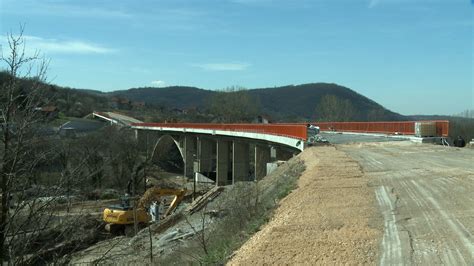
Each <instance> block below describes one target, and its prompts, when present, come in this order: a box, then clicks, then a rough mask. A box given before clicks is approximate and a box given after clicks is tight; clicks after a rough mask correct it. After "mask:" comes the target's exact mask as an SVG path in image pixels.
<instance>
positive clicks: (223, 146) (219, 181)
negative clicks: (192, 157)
mask: <svg viewBox="0 0 474 266" xmlns="http://www.w3.org/2000/svg"><path fill="white" fill-rule="evenodd" d="M229 152H230V142H229V141H225V140H221V139H219V140H217V166H216V185H218V186H225V185H227V178H228V173H229V163H230V160H229V157H230V156H229Z"/></svg>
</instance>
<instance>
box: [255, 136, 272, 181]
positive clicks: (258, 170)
mask: <svg viewBox="0 0 474 266" xmlns="http://www.w3.org/2000/svg"><path fill="white" fill-rule="evenodd" d="M270 161H271V150H270V147H268V146H263V145H258V144H257V145H255V162H254V163H255V180H260V179H262V178H263V177H265V176H266V175H267V163H269V162H270Z"/></svg>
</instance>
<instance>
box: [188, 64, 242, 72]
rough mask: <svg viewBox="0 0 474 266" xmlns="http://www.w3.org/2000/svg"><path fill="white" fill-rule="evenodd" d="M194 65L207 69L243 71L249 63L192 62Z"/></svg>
mask: <svg viewBox="0 0 474 266" xmlns="http://www.w3.org/2000/svg"><path fill="white" fill-rule="evenodd" d="M192 66H194V67H198V68H201V69H203V70H207V71H242V70H245V69H247V68H248V67H249V66H250V64H248V63H207V64H192Z"/></svg>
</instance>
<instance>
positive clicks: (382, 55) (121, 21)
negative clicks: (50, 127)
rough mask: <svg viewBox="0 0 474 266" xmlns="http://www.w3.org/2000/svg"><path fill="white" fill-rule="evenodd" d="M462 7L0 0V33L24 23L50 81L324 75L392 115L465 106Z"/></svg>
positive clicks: (328, 0)
mask: <svg viewBox="0 0 474 266" xmlns="http://www.w3.org/2000/svg"><path fill="white" fill-rule="evenodd" d="M473 12H474V6H473V4H472V3H471V0H166V1H163V0H154V1H152V0H145V1H138V0H135V1H133V0H75V1H72V0H70V1H68V0H0V43H4V35H5V34H6V33H7V32H9V31H14V32H15V31H17V29H18V25H19V24H20V23H24V24H25V27H26V29H25V35H26V41H27V48H28V49H39V50H41V51H42V52H43V54H45V56H47V57H48V58H50V59H51V63H50V69H49V72H48V76H49V78H50V80H51V82H52V83H55V84H58V85H62V86H69V87H75V88H87V89H96V90H102V91H111V90H119V89H128V88H131V87H144V86H156V87H161V86H169V85H188V86H196V87H200V88H205V89H221V88H225V87H229V86H233V85H237V86H243V87H246V88H250V89H251V88H259V87H273V86H282V85H288V84H302V83H310V82H330V83H337V84H340V85H343V86H346V87H349V88H351V89H354V90H355V91H357V92H359V93H361V94H363V95H365V96H367V97H369V98H371V99H373V100H375V101H377V102H379V103H380V104H382V105H384V106H385V107H387V108H389V109H391V110H393V111H395V112H400V113H402V114H453V113H459V112H461V111H463V110H465V109H474V93H473V83H474V70H473V60H474V57H473V36H474V30H473ZM3 50H4V52H5V49H3ZM157 89H159V88H157Z"/></svg>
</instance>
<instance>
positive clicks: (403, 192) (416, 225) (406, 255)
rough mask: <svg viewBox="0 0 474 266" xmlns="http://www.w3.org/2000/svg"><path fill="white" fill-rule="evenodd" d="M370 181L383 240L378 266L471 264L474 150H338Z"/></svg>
mask: <svg viewBox="0 0 474 266" xmlns="http://www.w3.org/2000/svg"><path fill="white" fill-rule="evenodd" d="M339 149H340V150H342V151H345V152H346V153H347V154H349V155H350V156H351V157H353V158H354V159H356V160H357V161H358V162H359V163H360V165H361V166H362V169H363V171H364V173H365V174H366V175H367V176H368V177H369V178H370V180H371V182H370V183H369V185H370V186H371V187H373V188H374V190H375V196H376V198H377V201H378V204H379V209H380V212H381V214H382V216H383V219H384V235H383V238H382V242H381V246H380V264H383V265H386V264H398V263H403V264H425V265H435V264H445V265H473V263H474V242H473V241H474V239H473V233H474V183H473V182H474V149H459V148H445V147H442V146H437V145H428V144H424V145H422V144H412V143H409V142H400V143H384V144H382V143H373V144H368V143H367V144H352V145H342V146H340V147H339Z"/></svg>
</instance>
